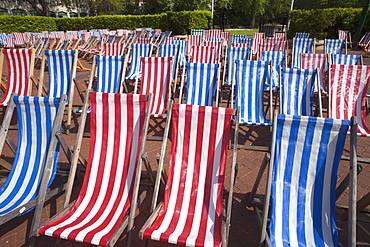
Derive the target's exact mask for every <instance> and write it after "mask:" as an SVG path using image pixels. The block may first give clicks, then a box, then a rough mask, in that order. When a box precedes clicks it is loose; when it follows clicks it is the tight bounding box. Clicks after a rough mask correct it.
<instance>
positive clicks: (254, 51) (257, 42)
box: [252, 33, 265, 55]
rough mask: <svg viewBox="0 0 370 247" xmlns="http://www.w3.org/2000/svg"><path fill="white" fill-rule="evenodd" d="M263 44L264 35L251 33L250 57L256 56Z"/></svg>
mask: <svg viewBox="0 0 370 247" xmlns="http://www.w3.org/2000/svg"><path fill="white" fill-rule="evenodd" d="M264 42H265V33H253V41H252V55H256V54H257V52H258V48H259V45H260V44H262V43H264Z"/></svg>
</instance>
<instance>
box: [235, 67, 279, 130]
mask: <svg viewBox="0 0 370 247" xmlns="http://www.w3.org/2000/svg"><path fill="white" fill-rule="evenodd" d="M233 73H234V76H233V80H234V83H232V87H231V89H232V90H231V95H234V87H235V106H234V105H233V103H234V102H233V101H232V103H231V106H232V107H233V106H234V108H235V109H237V108H240V118H239V123H240V124H248V125H271V122H269V121H268V120H267V119H266V116H265V113H264V87H265V83H266V80H267V78H268V73H269V62H267V61H251V60H235V62H234V69H233ZM270 90H271V89H270ZM271 94H272V92H271V91H270V105H272V102H271V100H272V98H271ZM271 116H272V114H271ZM270 119H272V117H270Z"/></svg>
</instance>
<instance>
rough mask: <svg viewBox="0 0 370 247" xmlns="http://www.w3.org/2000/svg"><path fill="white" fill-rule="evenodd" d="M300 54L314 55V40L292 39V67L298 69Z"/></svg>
mask: <svg viewBox="0 0 370 247" xmlns="http://www.w3.org/2000/svg"><path fill="white" fill-rule="evenodd" d="M301 53H315V39H301V38H294V39H293V52H292V59H293V60H292V67H293V68H299V66H300V64H301V63H300V57H301Z"/></svg>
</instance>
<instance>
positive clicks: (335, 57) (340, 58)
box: [331, 54, 363, 65]
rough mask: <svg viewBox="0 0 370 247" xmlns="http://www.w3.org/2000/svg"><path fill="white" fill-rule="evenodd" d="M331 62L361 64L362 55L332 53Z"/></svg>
mask: <svg viewBox="0 0 370 247" xmlns="http://www.w3.org/2000/svg"><path fill="white" fill-rule="evenodd" d="M331 64H344V65H362V64H363V61H362V55H346V54H332V56H331Z"/></svg>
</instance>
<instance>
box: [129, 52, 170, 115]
mask: <svg viewBox="0 0 370 247" xmlns="http://www.w3.org/2000/svg"><path fill="white" fill-rule="evenodd" d="M141 63H142V67H143V70H142V77H141V87H140V94H144V95H149V94H153V99H152V106H151V109H150V115H151V116H154V117H161V116H162V115H163V114H165V112H166V110H167V103H168V100H169V98H170V91H171V90H170V88H171V70H172V57H143V58H141ZM136 87H137V84H135V88H136ZM135 91H136V90H135Z"/></svg>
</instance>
